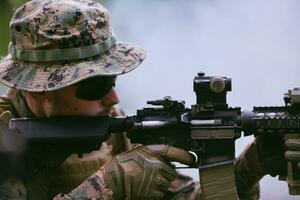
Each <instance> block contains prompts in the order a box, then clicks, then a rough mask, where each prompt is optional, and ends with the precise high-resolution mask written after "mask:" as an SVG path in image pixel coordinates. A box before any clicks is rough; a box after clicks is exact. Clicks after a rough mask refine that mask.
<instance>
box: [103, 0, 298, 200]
mask: <svg viewBox="0 0 300 200" xmlns="http://www.w3.org/2000/svg"><path fill="white" fill-rule="evenodd" d="M107 6H108V9H109V11H110V13H111V19H112V25H113V27H114V32H115V33H116V35H117V36H118V38H119V39H120V40H122V41H128V42H132V43H135V44H138V45H139V46H142V47H143V48H144V49H146V51H147V59H146V60H145V61H144V62H143V63H142V65H141V66H140V67H139V68H137V69H136V70H134V71H133V72H131V73H129V74H126V75H122V76H120V77H119V79H118V82H117V89H118V91H119V93H120V96H121V100H122V104H121V105H122V108H123V109H124V110H125V112H126V113H127V114H129V115H130V114H135V111H136V109H138V108H143V107H145V106H147V105H146V101H147V100H153V99H159V98H163V97H164V96H171V97H172V98H173V99H179V100H184V101H185V102H186V105H187V106H188V107H190V106H191V105H192V104H195V103H196V97H195V94H194V92H193V78H194V77H195V75H196V74H197V73H198V72H200V71H203V72H205V73H206V75H210V76H216V75H218V76H227V77H231V78H232V92H230V93H229V94H228V103H229V105H230V106H233V107H235V106H240V107H242V108H243V109H248V110H249V109H250V110H251V109H252V107H253V106H275V105H284V102H283V93H284V92H286V91H287V90H288V89H291V88H293V87H300V79H299V78H298V74H299V72H300V57H299V56H298V53H297V52H299V50H300V40H299V35H300V28H299V27H300V26H299V23H300V20H299V17H300V12H299V9H300V1H297V0H285V1H282V0H264V1H261V0H248V1H238V0H188V1H187V0H163V1H162V0H152V1H146V0H144V1H142V0H128V1H124V0H115V1H111V2H110V3H109V4H107ZM251 140H252V138H251V137H247V138H242V139H239V140H238V142H237V143H236V148H237V151H236V155H238V154H240V152H241V151H242V150H243V149H244V148H245V146H246V144H247V143H249V141H251ZM187 173H190V172H187ZM192 175H193V176H194V177H195V178H197V175H198V174H197V172H196V171H193V172H192ZM261 190H262V194H261V199H262V200H266V199H282V200H283V199H296V197H292V196H289V195H288V188H287V184H286V182H283V181H278V179H277V178H271V177H269V176H267V177H266V178H264V179H263V180H262V184H261Z"/></svg>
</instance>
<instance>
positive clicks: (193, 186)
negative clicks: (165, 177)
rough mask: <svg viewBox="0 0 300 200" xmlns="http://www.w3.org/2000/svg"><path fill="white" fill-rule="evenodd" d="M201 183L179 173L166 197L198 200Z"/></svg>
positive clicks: (174, 199) (177, 199) (172, 199)
mask: <svg viewBox="0 0 300 200" xmlns="http://www.w3.org/2000/svg"><path fill="white" fill-rule="evenodd" d="M200 195H201V191H200V183H199V182H196V181H194V180H193V179H192V178H191V177H188V176H184V175H182V174H179V175H178V177H177V178H176V179H175V180H174V181H172V183H171V186H170V187H169V189H168V192H167V194H166V199H170V200H198V199H200Z"/></svg>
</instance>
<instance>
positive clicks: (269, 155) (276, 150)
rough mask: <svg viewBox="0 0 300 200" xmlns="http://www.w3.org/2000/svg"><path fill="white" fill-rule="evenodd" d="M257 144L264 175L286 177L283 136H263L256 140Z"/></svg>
mask: <svg viewBox="0 0 300 200" xmlns="http://www.w3.org/2000/svg"><path fill="white" fill-rule="evenodd" d="M255 144H256V147H257V151H258V156H259V160H260V165H261V168H262V173H263V175H266V174H269V175H271V176H277V175H280V176H286V172H287V168H286V160H285V158H284V151H285V148H284V139H283V136H282V135H279V134H278V135H277V134H270V135H269V134H265V135H261V136H258V137H256V138H255ZM257 164H259V163H257Z"/></svg>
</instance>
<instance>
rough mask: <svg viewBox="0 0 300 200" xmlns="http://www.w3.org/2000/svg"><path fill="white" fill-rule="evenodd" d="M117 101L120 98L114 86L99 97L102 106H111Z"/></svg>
mask: <svg viewBox="0 0 300 200" xmlns="http://www.w3.org/2000/svg"><path fill="white" fill-rule="evenodd" d="M119 102H120V98H119V95H118V93H117V91H116V89H115V88H114V87H113V88H112V89H111V90H110V91H109V92H108V93H107V94H106V95H105V96H104V97H103V98H102V99H101V104H102V105H104V106H113V105H116V104H118V103H119Z"/></svg>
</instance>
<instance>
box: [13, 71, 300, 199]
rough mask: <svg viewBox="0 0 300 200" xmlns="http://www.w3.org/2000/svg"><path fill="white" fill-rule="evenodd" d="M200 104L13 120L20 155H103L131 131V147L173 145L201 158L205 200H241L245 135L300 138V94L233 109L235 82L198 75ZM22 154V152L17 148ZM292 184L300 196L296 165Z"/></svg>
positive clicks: (165, 103) (163, 102)
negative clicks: (238, 180)
mask: <svg viewBox="0 0 300 200" xmlns="http://www.w3.org/2000/svg"><path fill="white" fill-rule="evenodd" d="M194 91H195V93H196V98H197V103H196V104H195V105H192V107H191V108H186V107H185V103H184V102H183V101H176V100H172V99H171V98H170V97H166V98H164V99H160V100H155V101H149V102H147V103H148V104H151V105H152V107H150V108H144V109H140V110H137V114H136V115H134V116H129V117H125V118H110V117H81V116H78V117H56V118H51V119H12V120H11V121H10V126H9V127H10V129H11V131H14V132H15V134H17V135H19V136H20V137H22V138H25V139H24V141H25V142H23V143H22V144H24V145H23V148H22V150H21V151H18V152H32V151H36V150H37V149H38V151H41V152H44V151H45V152H47V153H48V154H49V155H51V154H52V155H54V156H55V155H58V154H60V152H64V153H67V154H71V153H78V154H79V155H82V154H83V153H85V152H90V151H92V150H96V149H99V147H100V146H101V143H102V142H103V141H105V140H106V139H108V138H109V136H110V133H111V132H121V131H126V132H127V136H128V137H129V138H130V139H131V141H132V142H136V143H142V144H145V145H146V144H170V145H174V146H177V147H180V148H183V149H186V150H188V151H191V152H194V153H195V154H196V156H197V159H198V160H197V164H196V165H195V166H191V167H195V168H198V169H199V172H200V182H201V185H202V193H203V196H204V198H205V199H216V198H219V199H236V198H237V194H236V189H235V179H234V171H233V162H234V158H235V154H234V153H235V140H236V139H237V138H239V137H241V134H242V133H244V135H245V136H247V135H254V136H258V135H261V134H282V135H285V136H291V137H292V136H293V135H295V134H298V133H300V117H299V113H300V89H299V88H294V89H293V90H289V91H288V93H286V94H285V95H284V101H285V105H284V106H281V107H254V108H253V110H252V111H242V110H241V108H240V107H234V108H232V107H229V106H228V104H227V101H226V95H227V92H228V91H231V79H230V78H227V77H218V76H216V77H209V76H205V74H204V73H199V74H198V75H197V76H196V77H195V78H194ZM17 149H18V148H17ZM287 182H288V184H289V189H290V194H300V174H299V169H297V168H296V164H295V163H290V162H289V163H288V175H287Z"/></svg>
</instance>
